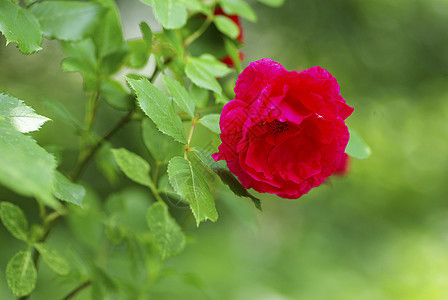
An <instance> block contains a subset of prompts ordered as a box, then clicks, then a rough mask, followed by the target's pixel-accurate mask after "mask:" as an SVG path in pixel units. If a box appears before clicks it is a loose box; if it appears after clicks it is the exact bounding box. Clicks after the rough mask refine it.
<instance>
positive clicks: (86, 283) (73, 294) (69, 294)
mask: <svg viewBox="0 0 448 300" xmlns="http://www.w3.org/2000/svg"><path fill="white" fill-rule="evenodd" d="M91 284H92V282H91V281H90V280H87V281H86V282H83V283H81V284H80V285H79V286H78V287H76V288H75V289H74V290H73V291H71V292H70V293H68V294H67V296H65V297H64V298H62V300H70V299H72V298H73V297H75V296H76V295H77V294H78V293H79V292H80V291H82V290H83V289H85V288H86V287H88V286H90V285H91Z"/></svg>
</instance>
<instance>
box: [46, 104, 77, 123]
mask: <svg viewBox="0 0 448 300" xmlns="http://www.w3.org/2000/svg"><path fill="white" fill-rule="evenodd" d="M43 105H44V107H45V109H46V111H47V112H48V113H49V114H50V116H52V117H53V118H54V119H55V120H58V121H60V122H63V123H65V124H67V125H70V126H72V127H73V128H74V129H77V130H81V127H82V126H81V125H80V124H79V122H78V120H76V118H75V117H74V116H73V115H72V114H71V112H69V111H68V109H67V108H66V107H65V106H64V105H63V104H62V103H61V102H59V101H54V100H44V101H43Z"/></svg>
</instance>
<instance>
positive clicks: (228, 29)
mask: <svg viewBox="0 0 448 300" xmlns="http://www.w3.org/2000/svg"><path fill="white" fill-rule="evenodd" d="M213 22H214V23H215V25H216V28H218V30H219V31H221V32H222V33H224V34H225V35H227V36H228V37H229V38H231V39H236V38H237V37H238V35H239V34H240V29H239V28H238V25H236V24H235V22H233V21H232V19H230V18H229V17H226V16H224V15H218V16H215V18H214V19H213Z"/></svg>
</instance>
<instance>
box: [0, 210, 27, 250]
mask: <svg viewBox="0 0 448 300" xmlns="http://www.w3.org/2000/svg"><path fill="white" fill-rule="evenodd" d="M0 218H1V220H2V222H3V224H4V225H5V227H6V229H8V231H9V232H10V233H11V234H12V235H13V236H14V237H15V238H16V239H19V240H22V241H25V242H26V241H28V234H29V230H28V221H27V219H26V217H25V214H24V213H23V211H22V210H21V209H20V207H18V206H17V205H14V204H12V203H10V202H1V203H0Z"/></svg>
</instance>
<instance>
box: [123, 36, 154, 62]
mask: <svg viewBox="0 0 448 300" xmlns="http://www.w3.org/2000/svg"><path fill="white" fill-rule="evenodd" d="M128 47H129V56H128V61H127V65H128V66H129V67H131V68H134V69H141V68H143V67H144V66H146V63H147V62H148V59H149V55H150V54H151V52H150V49H148V44H147V43H146V41H145V40H143V39H138V40H130V41H128Z"/></svg>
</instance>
